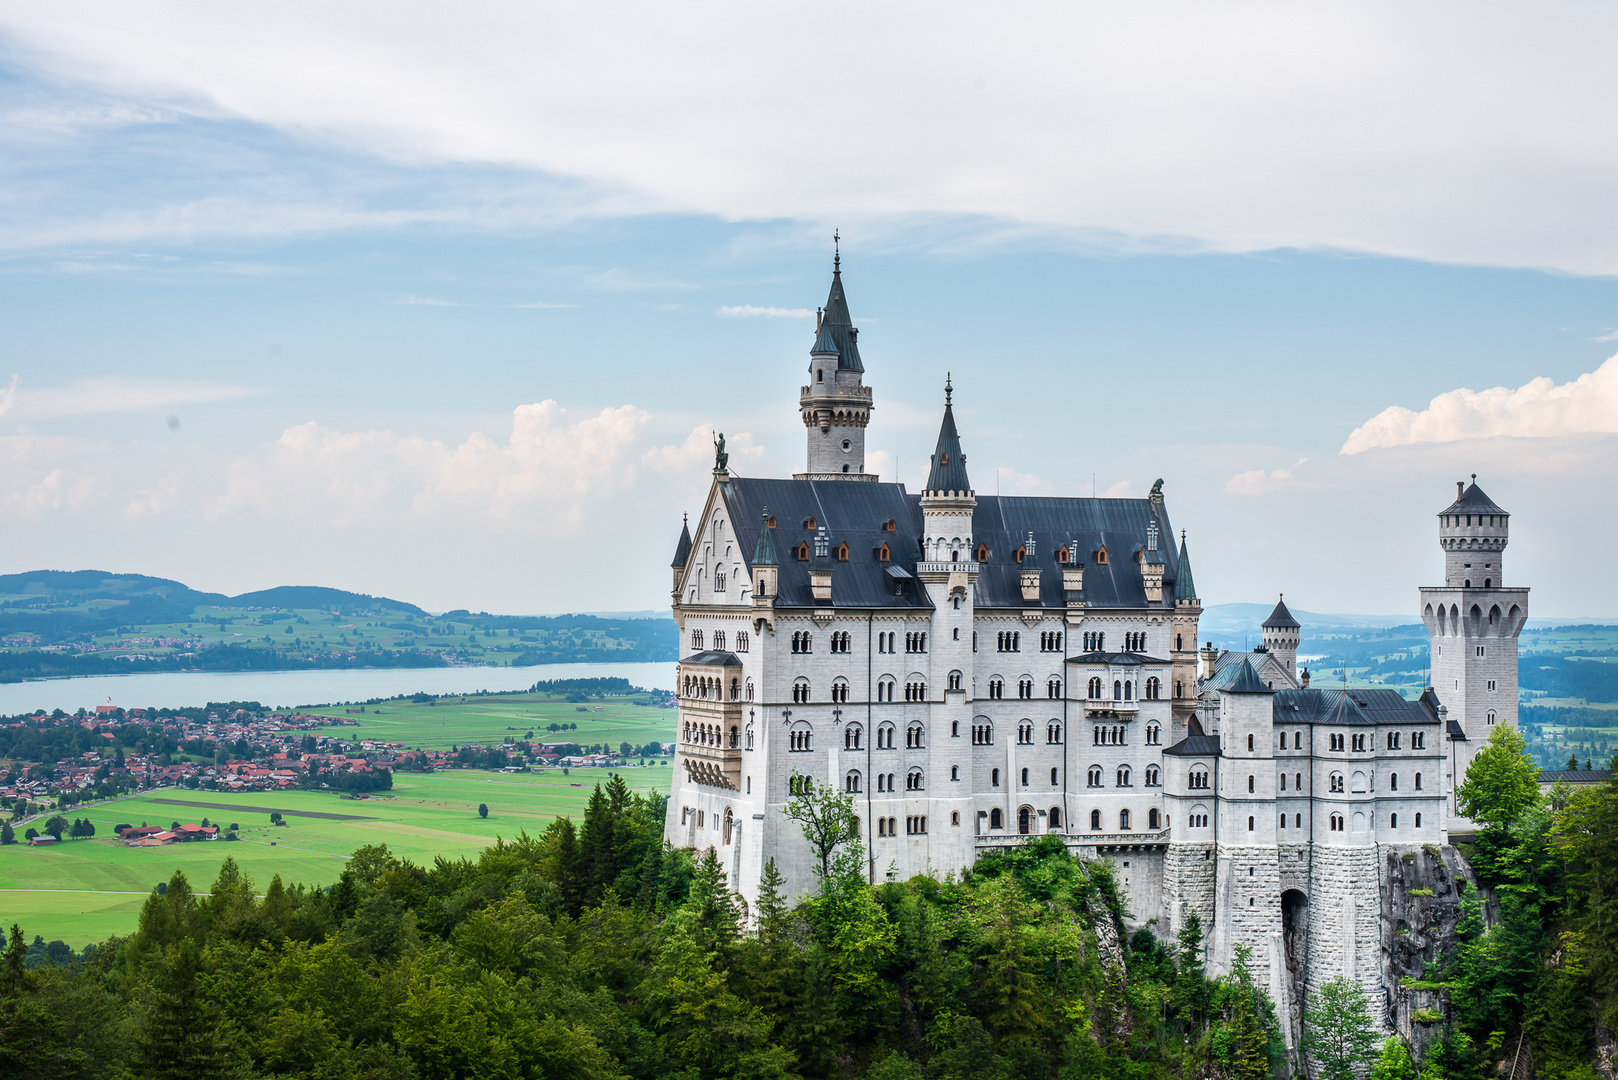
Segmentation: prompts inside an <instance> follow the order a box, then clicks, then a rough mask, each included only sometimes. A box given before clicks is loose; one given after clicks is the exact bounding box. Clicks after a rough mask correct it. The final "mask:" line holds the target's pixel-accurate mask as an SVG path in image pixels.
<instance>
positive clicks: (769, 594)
mask: <svg viewBox="0 0 1618 1080" xmlns="http://www.w3.org/2000/svg"><path fill="white" fill-rule="evenodd" d="M760 516H761V518H762V520H761V521H760V522H759V528H758V543H756V544H754V545H753V566H752V569H753V604H754V606H759V607H768V606H769V605H770V604H773V603H774V602H775V598H776V597H777V596H778V595H780V592H781V557H780V556H779V555H777V554H776V551H775V524H774V522H773V521H772V520H771V518H770V508H769V507H767V506H766V507H765V508H764V512H763V514H762V515H760Z"/></svg>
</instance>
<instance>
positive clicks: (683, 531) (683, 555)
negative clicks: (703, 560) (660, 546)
mask: <svg viewBox="0 0 1618 1080" xmlns="http://www.w3.org/2000/svg"><path fill="white" fill-rule="evenodd" d="M690 558H691V522H690V519H689V518H687V517H686V516H685V515H684V514H682V515H680V542H679V543H678V544H675V545H674V561H673V562H671V563H670V564H669V565H670V566H672V567H673V568H674V588H675V590H676V591H678V590H679V588H680V576H681V575H682V574H684V573H685V564H686V561H687V560H689V559H690Z"/></svg>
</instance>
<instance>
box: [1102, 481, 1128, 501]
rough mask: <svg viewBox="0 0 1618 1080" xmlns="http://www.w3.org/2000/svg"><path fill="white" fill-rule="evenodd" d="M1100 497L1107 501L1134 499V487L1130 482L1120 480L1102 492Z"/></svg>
mask: <svg viewBox="0 0 1618 1080" xmlns="http://www.w3.org/2000/svg"><path fill="white" fill-rule="evenodd" d="M1102 495H1103V496H1105V497H1106V498H1109V499H1133V498H1135V497H1136V495H1135V485H1134V484H1133V483H1132V482H1131V481H1128V480H1120V481H1118V482H1117V483H1116V484H1114V485H1112V486H1111V487H1109V488H1108V489H1107V490H1106V491H1104V492H1102Z"/></svg>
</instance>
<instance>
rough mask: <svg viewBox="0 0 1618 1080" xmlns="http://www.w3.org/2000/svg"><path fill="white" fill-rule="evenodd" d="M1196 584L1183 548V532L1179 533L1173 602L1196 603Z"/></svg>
mask: <svg viewBox="0 0 1618 1080" xmlns="http://www.w3.org/2000/svg"><path fill="white" fill-rule="evenodd" d="M1196 600H1197V584H1196V582H1195V581H1192V580H1191V556H1190V555H1189V554H1187V553H1186V550H1185V533H1183V532H1182V533H1180V567H1179V569H1178V570H1176V571H1175V572H1174V602H1175V603H1176V604H1181V603H1196Z"/></svg>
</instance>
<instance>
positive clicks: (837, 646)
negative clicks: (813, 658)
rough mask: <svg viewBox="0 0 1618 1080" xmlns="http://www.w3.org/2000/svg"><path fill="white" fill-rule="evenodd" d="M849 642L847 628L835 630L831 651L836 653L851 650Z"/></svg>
mask: <svg viewBox="0 0 1618 1080" xmlns="http://www.w3.org/2000/svg"><path fill="white" fill-rule="evenodd" d="M849 643H850V639H849V636H848V631H847V630H836V631H833V633H832V636H831V651H832V652H834V653H846V652H849V651H851V650H850V649H849ZM805 651H808V650H805Z"/></svg>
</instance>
